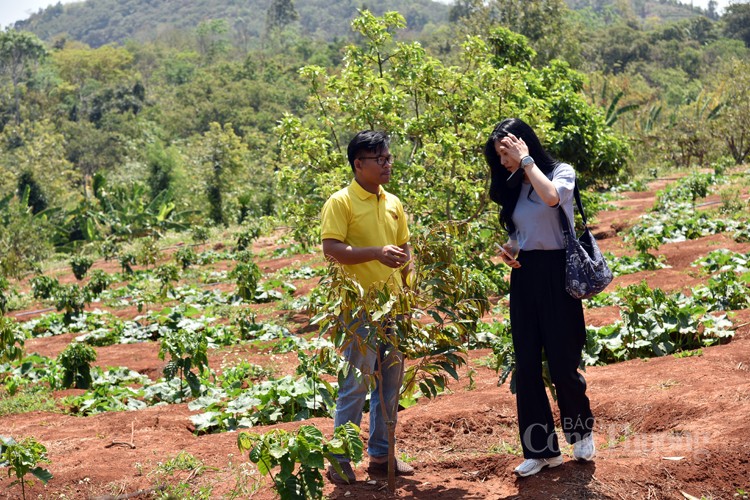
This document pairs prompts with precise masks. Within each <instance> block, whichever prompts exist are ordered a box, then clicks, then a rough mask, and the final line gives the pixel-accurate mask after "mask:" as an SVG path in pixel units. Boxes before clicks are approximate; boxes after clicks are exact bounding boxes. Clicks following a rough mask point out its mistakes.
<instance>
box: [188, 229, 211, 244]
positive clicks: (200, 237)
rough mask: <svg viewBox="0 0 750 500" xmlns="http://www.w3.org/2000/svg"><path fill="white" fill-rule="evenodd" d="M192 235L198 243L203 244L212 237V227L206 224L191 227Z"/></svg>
mask: <svg viewBox="0 0 750 500" xmlns="http://www.w3.org/2000/svg"><path fill="white" fill-rule="evenodd" d="M190 237H191V238H192V240H193V241H194V242H195V243H197V244H199V245H200V244H203V243H205V242H207V241H208V238H209V237H211V229H210V228H208V227H206V226H193V227H192V228H191V229H190Z"/></svg>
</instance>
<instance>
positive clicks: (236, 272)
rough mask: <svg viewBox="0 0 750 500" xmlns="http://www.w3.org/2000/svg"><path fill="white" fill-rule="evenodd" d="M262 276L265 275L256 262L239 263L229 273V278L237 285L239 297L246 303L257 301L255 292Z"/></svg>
mask: <svg viewBox="0 0 750 500" xmlns="http://www.w3.org/2000/svg"><path fill="white" fill-rule="evenodd" d="M262 276H263V273H262V272H261V270H260V268H259V267H258V265H257V264H255V263H254V262H238V263H237V265H236V266H235V267H234V269H232V271H231V272H230V273H229V278H230V279H233V280H234V282H235V283H236V284H237V292H236V293H237V296H238V297H240V298H242V300H244V301H246V302H251V301H253V300H254V299H255V291H256V290H257V288H258V282H259V281H260V278H261V277H262Z"/></svg>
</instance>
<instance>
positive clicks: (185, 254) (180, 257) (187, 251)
mask: <svg viewBox="0 0 750 500" xmlns="http://www.w3.org/2000/svg"><path fill="white" fill-rule="evenodd" d="M174 259H175V260H176V261H177V263H178V264H180V267H182V269H183V270H184V269H187V268H188V267H190V266H192V265H193V264H195V263H196V261H197V260H198V256H197V255H196V254H195V250H193V247H189V246H184V247H182V248H180V249H179V250H177V252H175V254H174Z"/></svg>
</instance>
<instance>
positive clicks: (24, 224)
mask: <svg viewBox="0 0 750 500" xmlns="http://www.w3.org/2000/svg"><path fill="white" fill-rule="evenodd" d="M50 234H51V230H50V226H49V222H48V221H47V219H46V218H45V217H44V216H43V215H42V214H37V215H32V213H31V208H30V207H28V204H25V202H24V200H18V199H17V198H13V197H12V196H8V197H6V198H2V199H0V249H2V252H0V276H11V277H15V278H20V277H22V276H23V275H24V274H26V273H27V272H29V271H36V270H37V269H38V267H39V262H41V261H42V260H44V259H45V258H46V257H47V256H48V255H49V254H50V253H51V252H52V245H51V243H50V239H51V238H50Z"/></svg>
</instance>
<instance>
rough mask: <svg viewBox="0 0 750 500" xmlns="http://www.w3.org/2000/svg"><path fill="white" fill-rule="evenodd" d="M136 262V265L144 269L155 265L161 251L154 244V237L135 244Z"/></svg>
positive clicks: (142, 239) (140, 240)
mask: <svg viewBox="0 0 750 500" xmlns="http://www.w3.org/2000/svg"><path fill="white" fill-rule="evenodd" d="M135 255H136V260H137V262H138V264H141V265H143V266H146V268H148V267H150V266H153V265H154V264H156V261H157V260H159V257H160V255H161V250H159V246H158V245H157V243H156V238H155V237H148V238H141V239H139V240H138V243H137V244H136V251H135Z"/></svg>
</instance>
